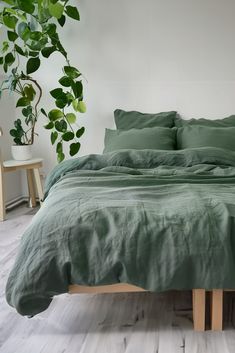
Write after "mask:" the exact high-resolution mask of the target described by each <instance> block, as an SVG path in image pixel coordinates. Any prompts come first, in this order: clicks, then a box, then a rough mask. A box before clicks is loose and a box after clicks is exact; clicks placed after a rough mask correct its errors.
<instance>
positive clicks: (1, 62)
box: [0, 56, 3, 65]
mask: <svg viewBox="0 0 235 353" xmlns="http://www.w3.org/2000/svg"><path fill="white" fill-rule="evenodd" d="M2 64H3V57H2V56H1V57H0V65H2Z"/></svg>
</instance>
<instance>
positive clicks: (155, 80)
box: [38, 0, 235, 171]
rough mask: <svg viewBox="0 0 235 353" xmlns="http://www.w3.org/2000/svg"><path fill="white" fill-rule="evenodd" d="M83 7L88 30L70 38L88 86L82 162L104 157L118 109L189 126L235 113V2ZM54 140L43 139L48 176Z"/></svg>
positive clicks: (73, 25)
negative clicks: (173, 118)
mask: <svg viewBox="0 0 235 353" xmlns="http://www.w3.org/2000/svg"><path fill="white" fill-rule="evenodd" d="M76 3H77V5H78V7H79V9H80V12H81V22H80V23H77V22H74V21H70V24H69V26H67V27H66V29H65V31H64V33H63V35H62V38H63V42H64V45H65V47H66V48H67V49H68V52H69V56H70V58H71V63H72V64H75V65H77V66H78V67H79V68H80V69H81V70H82V72H83V73H84V75H85V77H86V78H87V80H88V83H85V99H86V102H87V106H88V111H87V113H86V114H85V115H82V116H81V118H80V119H81V123H82V124H84V125H85V126H86V128H87V131H86V134H85V136H84V138H83V139H82V148H81V153H80V154H87V153H100V152H102V148H103V136H104V128H105V127H113V126H114V123H113V110H114V109H115V108H117V107H120V108H124V109H137V110H140V111H144V112H159V111H162V110H170V109H176V110H178V111H179V113H180V114H182V116H184V117H186V118H190V117H208V118H212V119H213V118H217V117H223V116H226V115H229V114H234V113H235V42H234V38H235V26H234V13H235V1H233V0H224V1H221V0H197V1H196V0H177V1H174V0H164V1H163V0H161V1H160V0H147V1H142V0H119V1H116V0H99V1H97V0H80V1H79V2H78V1H77V2H76ZM54 58H56V60H55V59H54V60H53V59H52V60H51V61H50V64H48V63H47V64H44V66H43V68H42V71H41V72H42V75H41V79H42V80H43V84H44V86H45V87H48V88H52V87H53V81H54V75H56V74H57V73H58V70H57V68H56V66H57V67H59V64H60V63H62V62H63V60H61V59H59V58H57V57H54ZM56 64H57V65H56ZM48 102H49V100H48ZM47 135H48V132H47V131H40V139H39V140H38V145H39V146H40V151H41V152H42V154H43V155H44V156H45V158H46V160H47V163H46V171H47V170H48V169H49V168H51V167H52V165H53V164H54V163H55V162H54V158H53V154H52V153H51V148H50V145H49V143H48V142H47ZM48 151H50V152H49V153H48Z"/></svg>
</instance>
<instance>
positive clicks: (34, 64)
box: [26, 58, 41, 75]
mask: <svg viewBox="0 0 235 353" xmlns="http://www.w3.org/2000/svg"><path fill="white" fill-rule="evenodd" d="M40 63H41V61H40V59H39V58H30V59H29V60H28V61H27V66H26V71H27V74H28V75H29V74H32V73H33V72H35V71H37V70H38V68H39V66H40Z"/></svg>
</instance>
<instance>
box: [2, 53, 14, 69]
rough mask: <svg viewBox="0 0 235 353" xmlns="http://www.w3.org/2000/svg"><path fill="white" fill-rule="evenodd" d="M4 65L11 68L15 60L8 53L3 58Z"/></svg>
mask: <svg viewBox="0 0 235 353" xmlns="http://www.w3.org/2000/svg"><path fill="white" fill-rule="evenodd" d="M4 60H5V63H6V64H7V65H8V66H11V65H12V64H13V63H14V61H15V58H14V55H13V54H12V53H8V54H7V55H6V56H5V59H4Z"/></svg>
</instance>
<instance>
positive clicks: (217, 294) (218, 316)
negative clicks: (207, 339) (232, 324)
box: [211, 289, 223, 331]
mask: <svg viewBox="0 0 235 353" xmlns="http://www.w3.org/2000/svg"><path fill="white" fill-rule="evenodd" d="M211 330H212V331H222V330H223V290H222V289H214V290H212V292H211Z"/></svg>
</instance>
